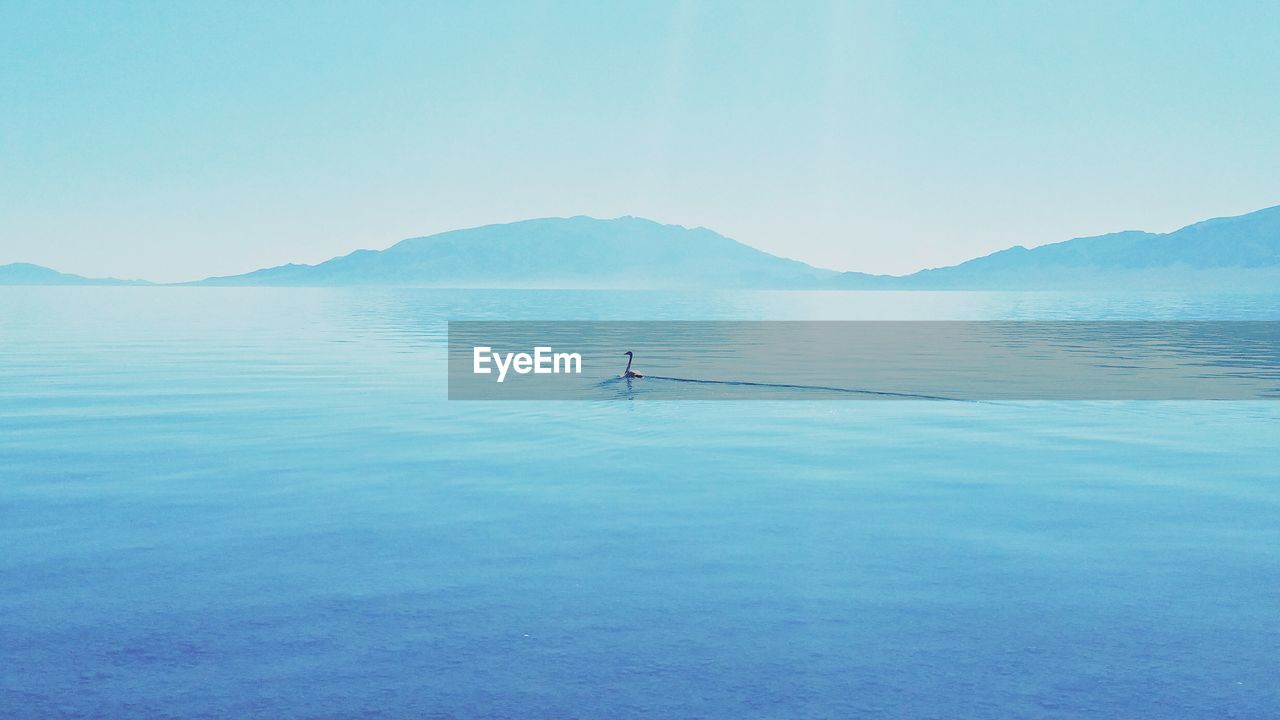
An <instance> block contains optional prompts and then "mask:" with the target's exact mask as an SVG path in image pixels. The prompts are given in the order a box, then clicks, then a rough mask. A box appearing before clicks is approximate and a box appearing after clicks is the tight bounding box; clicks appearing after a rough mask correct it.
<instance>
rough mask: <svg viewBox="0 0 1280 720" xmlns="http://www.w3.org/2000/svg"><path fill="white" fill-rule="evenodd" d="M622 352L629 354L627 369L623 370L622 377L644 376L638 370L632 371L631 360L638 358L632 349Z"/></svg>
mask: <svg viewBox="0 0 1280 720" xmlns="http://www.w3.org/2000/svg"><path fill="white" fill-rule="evenodd" d="M622 354H623V355H626V356H627V369H626V370H623V371H622V377H624V378H642V377H644V376H643V375H641V374H640V373H638V372H631V361H632V360H635V359H636V358H635V355H632V354H631V351H630V350H628V351H626V352H624V353H622Z"/></svg>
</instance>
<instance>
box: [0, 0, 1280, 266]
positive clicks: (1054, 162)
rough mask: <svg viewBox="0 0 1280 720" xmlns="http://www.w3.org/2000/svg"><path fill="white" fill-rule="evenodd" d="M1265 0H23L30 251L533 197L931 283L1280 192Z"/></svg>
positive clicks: (13, 152)
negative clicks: (259, 1) (994, 260)
mask: <svg viewBox="0 0 1280 720" xmlns="http://www.w3.org/2000/svg"><path fill="white" fill-rule="evenodd" d="M1278 20H1280V7H1277V6H1274V5H1269V4H1265V3H1257V4H1248V3H1241V4H1233V5H1231V6H1226V7H1216V6H1202V7H1191V6H1181V5H1178V6H1175V5H1166V4H1144V3H1124V4H1119V5H1116V4H1109V3H1086V4H1084V5H1079V4H1072V5H1070V6H1061V7H1054V6H1027V5H1021V4H1017V3H1006V4H991V5H984V6H981V7H976V6H953V5H946V4H941V3H939V4H933V3H922V4H911V5H899V4H890V3H858V4H846V3H826V4H821V5H811V6H804V7H800V8H794V7H789V6H786V5H783V4H768V3H766V4H756V5H749V6H747V5H740V4H736V3H705V4H704V3H654V4H646V5H642V6H636V5H632V4H624V3H604V4H601V3H584V4H557V5H543V6H534V5H522V6H514V7H506V8H502V9H501V10H496V9H493V8H492V7H489V8H486V7H461V6H453V5H446V4H440V5H420V4H407V3H406V4H399V3H387V4H379V5H377V6H375V7H356V6H352V5H335V6H324V7H321V6H315V5H311V4H306V3H297V4H290V3H281V4H273V5H271V6H267V7H259V6H254V5H249V4H238V3H227V4H219V5H216V6H214V5H197V4H172V5H169V4H147V3H134V4H131V3H125V4H116V5H109V6H107V5H77V4H71V3H66V4H58V3H42V4H26V3H10V4H6V5H4V6H3V7H0V26H3V27H5V28H6V29H8V31H9V32H8V33H6V36H7V37H6V40H7V41H6V42H5V43H3V44H0V96H2V97H3V98H4V100H5V101H4V102H3V103H0V167H3V168H4V171H3V172H0V197H4V198H5V201H4V206H3V212H0V264H3V263H9V262H31V263H36V264H40V265H45V266H48V267H51V268H55V269H57V270H60V271H63V272H69V273H76V274H80V275H86V276H95V277H98V276H114V277H121V278H136V277H141V278H146V279H149V280H155V281H161V282H164V281H183V280H191V279H196V278H199V277H206V276H210V275H228V274H235V273H240V272H246V271H249V270H253V269H258V268H263V267H271V266H276V265H281V264H285V263H291V262H294V263H316V262H320V261H323V260H326V259H329V258H331V257H335V256H339V255H343V254H345V253H347V252H350V251H351V250H354V249H357V248H372V249H380V248H384V247H387V246H389V245H391V244H394V243H395V242H397V241H399V240H401V239H404V238H409V237H418V236H423V235H431V234H434V233H437V232H442V231H447V230H453V229H459V228H467V227H475V226H481V225H488V224H494V223H503V222H511V221H518V220H524V219H528V218H534V217H547V216H561V217H567V216H574V215H589V216H593V217H605V218H608V217H617V216H622V215H635V216H639V217H646V218H651V219H653V220H655V221H658V222H662V223H669V224H678V225H683V226H687V227H698V226H702V227H707V228H710V229H713V230H715V231H716V232H719V233H721V234H723V235H725V236H727V237H731V238H734V239H735V240H738V241H740V242H743V243H745V244H747V245H750V246H752V247H756V248H759V249H761V250H764V251H766V252H769V253H772V254H775V255H779V256H783V257H790V258H794V259H797V260H801V261H803V262H806V263H808V264H810V265H813V266H815V267H822V268H830V269H835V270H855V271H859V272H868V273H887V274H894V275H901V274H906V273H910V272H913V271H915V270H919V269H921V268H926V267H938V266H944V265H951V264H955V263H957V262H961V261H964V260H967V259H970V258H973V257H977V256H981V255H986V254H989V253H991V252H994V251H997V250H1001V249H1004V248H1007V247H1010V246H1013V245H1025V246H1028V247H1033V246H1038V245H1042V244H1046V243H1051V242H1060V241H1063V240H1068V239H1071V238H1074V237H1081V236H1091V235H1098V234H1104V233H1108V232H1115V231H1120V230H1127V229H1137V230H1145V231H1149V232H1167V231H1171V230H1174V229H1177V228H1179V227H1182V226H1184V225H1187V224H1189V223H1193V222H1197V221H1200V220H1204V219H1207V218H1213V217H1222V216H1232V215H1239V214H1242V213H1246V212H1250V211H1253V210H1257V209H1260V208H1264V207H1267V206H1270V205H1274V204H1275V203H1276V202H1277V198H1280V176H1278V175H1277V174H1276V173H1275V172H1274V168H1275V167H1276V166H1278V165H1280V135H1278V134H1277V133H1275V132H1274V128H1273V127H1272V122H1271V118H1274V117H1276V116H1280V95H1277V94H1276V93H1275V92H1273V88H1274V87H1275V85H1276V82H1277V80H1280V62H1277V59H1280V58H1278V56H1277V51H1276V49H1275V45H1274V43H1273V41H1272V37H1271V35H1272V33H1271V32H1270V28H1272V27H1274V26H1275V25H1276V22H1277V21H1278Z"/></svg>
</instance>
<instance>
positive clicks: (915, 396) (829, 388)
mask: <svg viewBox="0 0 1280 720" xmlns="http://www.w3.org/2000/svg"><path fill="white" fill-rule="evenodd" d="M623 379H625V378H623V377H622V376H618V377H614V378H609V379H608V380H603V381H601V382H600V385H601V386H604V385H606V384H612V383H614V382H617V381H619V380H623ZM644 379H645V380H663V381H666V382H678V383H692V384H696V385H726V386H736V387H753V388H768V389H781V390H817V391H820V392H833V393H846V394H849V395H872V396H878V397H895V398H908V399H912V400H941V401H945V402H975V401H973V400H967V399H964V398H953V397H944V396H941V395H924V394H921V393H909V392H892V391H889V390H868V389H865V388H846V387H836V386H834V385H801V384H798V383H766V382H751V381H749V380H699V379H696V378H678V377H667V376H665V375H645V376H644Z"/></svg>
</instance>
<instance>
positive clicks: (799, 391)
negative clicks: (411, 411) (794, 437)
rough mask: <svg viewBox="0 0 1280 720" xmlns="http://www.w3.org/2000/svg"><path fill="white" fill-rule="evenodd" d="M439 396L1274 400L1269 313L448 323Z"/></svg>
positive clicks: (1278, 389)
mask: <svg viewBox="0 0 1280 720" xmlns="http://www.w3.org/2000/svg"><path fill="white" fill-rule="evenodd" d="M627 351H631V352H632V353H633V357H634V361H632V363H631V365H630V372H631V373H632V374H633V376H630V377H628V376H626V371H627V370H626V369H627V364H628V360H629V357H628V356H627V355H626V354H624V353H626V352H627ZM449 399H450V400H608V399H634V400H932V401H948V400H950V401H975V400H1276V399H1280V322H1275V321H1224V322H1145V321H1143V322H1137V321H1124V322H1073V321H1055V322H1039V321H1036V322H1030V321H1028V322H1020V321H998V322H995V321H993V322H864V321H850V322H841V321H814V322H750V321H734V322H719V321H708V322H492V321H455V322H450V323H449Z"/></svg>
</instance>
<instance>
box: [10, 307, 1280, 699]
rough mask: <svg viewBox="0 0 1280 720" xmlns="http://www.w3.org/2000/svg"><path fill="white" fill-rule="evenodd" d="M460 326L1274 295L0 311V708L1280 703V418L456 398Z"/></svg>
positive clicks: (1197, 412)
mask: <svg viewBox="0 0 1280 720" xmlns="http://www.w3.org/2000/svg"><path fill="white" fill-rule="evenodd" d="M450 319H452V320H462V319H502V320H513V319H537V320H674V319H691V320H716V319H734V320H755V319H780V320H808V319H840V320H843V319H857V320H877V319H894V320H904V319H933V320H936V319H963V320H979V319H1034V320H1050V319H1053V320H1058V319H1082V320H1106V319H1170V320H1200V319H1205V320H1257V319H1264V320H1277V319H1280V296H1265V295H1253V296H1244V295H1242V296H1179V295H1172V294H1129V295H1122V294H1116V295H1112V296H1102V295H1088V296H1086V295H1072V294H1062V293H1043V294H1038V293H892V292H885V293H802V292H791V293H788V292H776V293H685V294H676V293H650V292H589V291H583V292H534V291H511V292H492V291H436V290H321V289H254V288H145V287H143V288H133V287H120V288H112V287H103V288H0V716H2V717H4V718H14V719H24V718H59V717H103V718H165V717H174V718H227V717H235V718H353V717H371V718H372V717H388V718H435V717H439V718H468V717H477V718H478V717H500V718H685V717H704V718H734V719H738V718H850V717H888V718H913V719H918V718H939V719H944V718H945V719H947V720H953V719H956V718H1011V717H1034V718H1079V717H1105V718H1271V717H1275V713H1276V712H1277V708H1280V690H1278V689H1277V688H1278V687H1280V685H1278V684H1277V683H1276V678H1277V676H1278V675H1280V623H1278V622H1277V618H1278V617H1280V452H1277V450H1276V447H1277V445H1278V444H1280V402H1266V401H1261V402H993V403H974V404H962V403H935V402H822V401H814V402H803V401H792V402H765V401H762V402H693V401H670V402H629V401H626V400H602V401H600V402H560V403H556V402H520V403H511V402H508V403H503V402H469V403H463V402H448V401H446V399H445V397H446V374H445V359H446V347H445V340H446V338H445V332H446V325H445V323H446V321H447V320H450Z"/></svg>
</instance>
